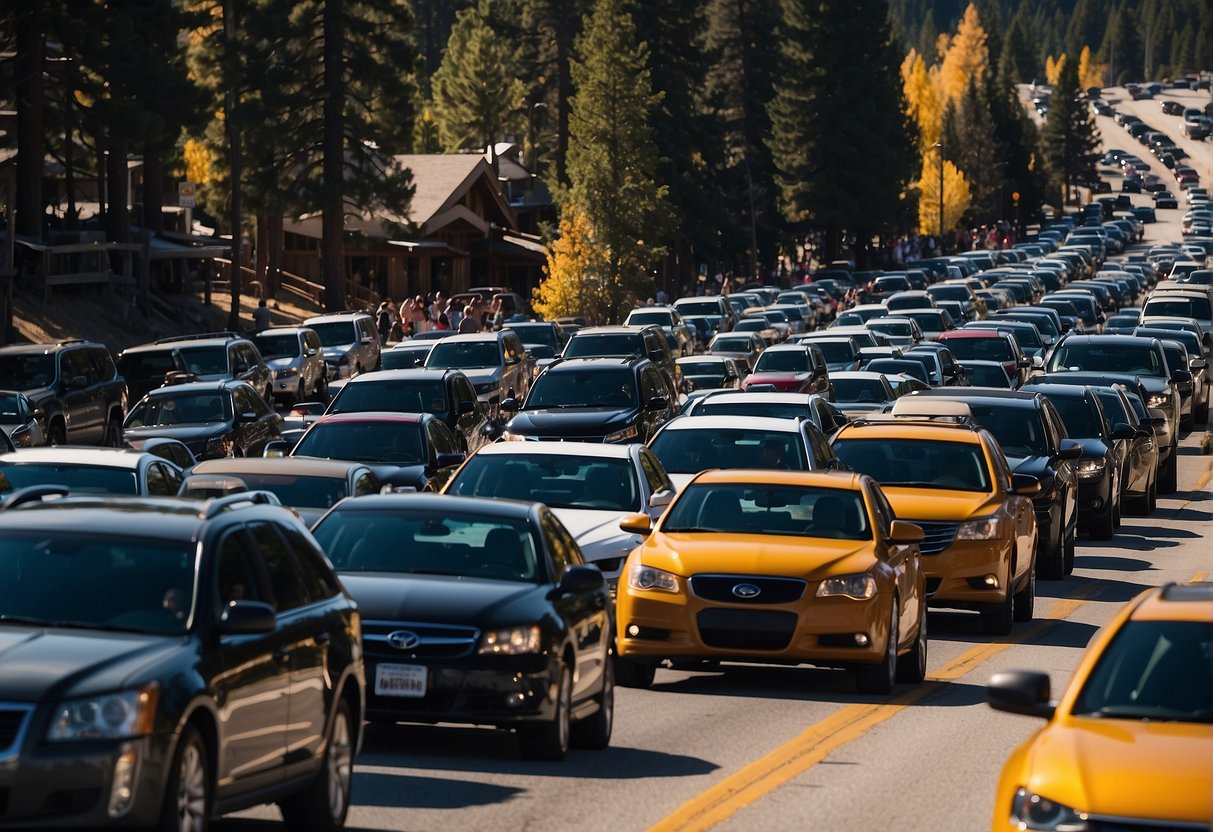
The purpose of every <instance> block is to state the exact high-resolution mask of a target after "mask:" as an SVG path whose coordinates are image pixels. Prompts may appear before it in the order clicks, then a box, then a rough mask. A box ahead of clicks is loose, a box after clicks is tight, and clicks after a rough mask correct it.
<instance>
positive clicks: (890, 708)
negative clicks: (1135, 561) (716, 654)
mask: <svg viewBox="0 0 1213 832" xmlns="http://www.w3.org/2000/svg"><path fill="white" fill-rule="evenodd" d="M1097 588H1098V584H1097V582H1092V583H1090V584H1085V585H1083V586H1081V587H1079V588H1078V589H1077V590H1075V591H1074V593H1072V594H1071V596H1070V597H1068V598H1062V599H1059V600H1057V601H1055V602H1054V603H1053V605H1052V606H1051V607H1050V609H1049V611H1048V613H1047V614H1046V616H1047V617H1046V618H1043V619H1038V620H1037V621H1035V622H1033V623H1032V624H1029V625H1028V626H1026V627H1023V628H1021V629H1020V630H1019V631H1018V632H1016V633H1015V635H1014V636H1012V637H1011V638H1009V639H1008V640H1006V641H999V642H991V643H989V644H979V645H977V646H975V647H971V648H969V649H968V650H966V651H965V652H963V653H961V654H960V655H959V656H957V657H956V658H954V659H952V660H951V661H950V662H948V663H947V664H945V665H944V666H943V667H940V668H939V669H938V670H936V671H935V672H934V673H932V674H930V675H929V676H928V677H927V679H928V681H927V682H925V683H924V684H921V685H919V686H918V687H916V688H914V689H913V690H910V691H906V692H905V693H903V694H901V695H899V696H896V697H894V698H893V699H891V700H890V701H889V702H887V703H885V704H880V705H877V704H856V705H847V706H845V707H843V708H840V709H839V710H837V711H835V712H834V713H832V714H830V715H829V716H828V717H826V718H825V719H823V720H821V721H820V722H817V723H815V724H814V725H812V726H811V727H809V728H807V729H806V730H805V731H804V732H803V733H801V734H800V736H798V737H796V738H795V739H793V740H791V741H790V742H787V743H785V744H784V745H782V746H780V747H779V748H776V749H775V750H774V751H772V752H771V753H770V754H767V755H766V756H764V757H761V758H759V759H758V760H755V761H754V762H752V763H750V764H749V765H747V766H745V767H744V768H742V769H741V770H739V771H737V772H736V773H734V774H732V775H730V776H728V777H726V778H725V779H724V780H722V781H720V782H719V783H717V784H716V785H715V786H712V787H711V788H709V789H707V790H706V791H703V792H701V793H700V794H699V795H697V796H695V797H693V798H691V799H690V800H688V801H687V802H686V803H684V804H682V806H680V807H678V808H677V809H676V810H674V811H673V812H672V813H670V814H669V815H667V816H666V817H665V818H663V819H662V820H660V821H658V822H657V823H655V824H654V825H653V826H651V827H649V830H648V832H674V830H678V832H703V830H707V829H711V828H712V827H714V826H716V825H717V824H719V823H721V822H723V821H725V820H727V819H728V818H730V817H732V816H733V815H734V814H736V813H737V812H738V811H740V810H741V809H743V808H745V807H746V806H748V805H749V804H751V803H753V802H754V801H755V800H758V799H759V798H760V797H762V796H763V795H765V794H768V793H770V792H771V791H774V790H775V789H777V788H779V787H780V786H782V785H783V784H784V783H786V782H788V781H789V780H791V779H792V778H794V777H797V776H798V775H800V774H802V773H804V772H805V771H807V770H809V769H810V768H812V767H813V766H815V765H817V764H818V763H820V762H821V761H822V760H824V759H825V758H826V757H828V756H829V755H830V754H832V753H833V752H834V751H836V750H838V749H839V748H841V747H842V746H844V745H846V744H848V743H850V742H853V741H855V740H857V739H859V738H860V737H862V736H863V735H864V734H866V733H867V732H868V731H869V730H871V729H872V728H874V727H875V726H877V725H879V724H880V723H882V722H884V721H885V720H887V719H890V718H892V717H894V716H896V715H897V714H898V713H900V712H901V711H903V710H905V709H906V708H907V707H909V706H910V705H912V704H914V703H915V702H917V701H918V700H920V699H923V698H924V697H926V696H927V695H928V694H931V693H935V692H936V691H938V690H939V688H940V687H942V685H943V684H944V683H946V682H949V681H952V680H955V679H959V678H960V677H961V676H964V675H965V674H966V673H968V672H970V671H971V670H973V669H974V668H976V667H977V666H978V665H980V664H982V663H983V662H985V661H987V660H988V659H990V658H992V657H993V656H996V655H997V654H999V653H1001V652H1003V651H1004V650H1007V649H1008V648H1010V647H1013V646H1015V645H1017V644H1020V643H1022V642H1024V641H1026V640H1028V639H1032V638H1035V637H1036V636H1037V635H1039V634H1040V633H1041V632H1043V631H1044V630H1045V629H1047V628H1048V627H1049V626H1050V624H1051V623H1052V622H1053V621H1057V620H1060V619H1063V618H1066V617H1068V616H1069V615H1071V614H1072V613H1073V612H1074V611H1075V610H1077V609H1078V608H1079V607H1080V606H1082V605H1083V604H1085V603H1086V602H1087V601H1086V598H1085V596H1089V595H1091V594H1093V593H1094V592H1095V591H1096V589H1097Z"/></svg>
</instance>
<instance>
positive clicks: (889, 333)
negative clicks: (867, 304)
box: [865, 315, 924, 349]
mask: <svg viewBox="0 0 1213 832" xmlns="http://www.w3.org/2000/svg"><path fill="white" fill-rule="evenodd" d="M865 326H867V328H868V329H870V330H872V331H874V332H880V333H882V334H884V336H885V337H886V338H887V339H888V341H889V344H891V345H892V346H897V347H905V348H907V349H908V348H909V347H912V346H914V345H915V344H919V343H921V342H922V341H923V339H924V335H923V332H922V329H921V328H920V327H919V326H918V322H917V321H915V320H914V319H913V318H911V317H909V316H901V315H898V316H889V317H884V318H873V319H872V320H870V321H868V322H867V324H865Z"/></svg>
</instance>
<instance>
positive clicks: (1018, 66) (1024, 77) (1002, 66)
mask: <svg viewBox="0 0 1213 832" xmlns="http://www.w3.org/2000/svg"><path fill="white" fill-rule="evenodd" d="M1023 19H1024V18H1023V15H1022V14H1016V15H1015V17H1014V19H1013V20H1012V21H1011V26H1010V28H1009V29H1007V36H1006V39H1005V40H1004V41H1003V44H1002V54H1001V55H1000V56H999V59H998V71H999V73H1000V74H1002V75H1004V76H1005V77H1006V78H1007V79H1009V80H1010V81H1011V82H1012V83H1025V84H1026V83H1028V82H1029V81H1032V80H1033V79H1035V78H1036V74H1037V72H1038V71H1039V70H1038V68H1037V65H1036V58H1035V55H1034V54H1033V53H1032V50H1031V48H1030V47H1029V46H1028V40H1027V35H1026V34H1025V32H1024V24H1023Z"/></svg>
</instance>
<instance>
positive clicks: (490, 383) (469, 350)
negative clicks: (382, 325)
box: [425, 327, 535, 416]
mask: <svg viewBox="0 0 1213 832" xmlns="http://www.w3.org/2000/svg"><path fill="white" fill-rule="evenodd" d="M425 368H426V369H427V370H462V371H463V372H464V374H465V375H466V376H467V377H468V379H469V380H470V381H471V382H472V386H473V387H474V388H475V390H476V396H477V398H478V399H479V400H480V403H481V404H483V405H484V406H485V407H486V408H487V409H488V412H489V413H491V414H493V415H494V416H496V415H497V413H498V412H499V410H500V406H501V402H502V401H504V400H505V399H513V398H520V397H525V396H526V394H527V391H528V390H530V388H531V379H532V378H533V377H534V375H535V361H534V359H533V358H531V357H530V355H529V354H528V353H527V351H526V347H524V346H523V345H522V339H520V338H519V337H518V335H517V334H516V333H515V332H514V331H513V330H512V329H509V328H508V327H507V328H506V329H501V330H498V331H497V332H477V333H473V334H470V335H453V336H451V337H450V338H443V339H442V340H441V341H439V342H438V343H437V344H435V345H434V348H433V349H431V350H430V352H429V355H427V356H426V358H425Z"/></svg>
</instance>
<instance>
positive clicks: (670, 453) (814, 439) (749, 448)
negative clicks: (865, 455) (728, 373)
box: [648, 394, 843, 488]
mask: <svg viewBox="0 0 1213 832" xmlns="http://www.w3.org/2000/svg"><path fill="white" fill-rule="evenodd" d="M746 395H749V394H746ZM648 444H649V448H651V449H652V451H653V453H654V454H656V455H657V458H658V459H660V460H661V464H662V466H664V468H665V470H666V473H668V474H669V475H670V481H671V482H673V483H674V485H675V486H677V487H679V488H682V487H683V486H684V485H686V484H687V482H689V481H690V479H691V478H692V477H693V476H694V475H695V474H698V473H699V472H700V471H704V470H706V469H708V468H726V469H735V468H756V469H757V468H763V469H767V470H771V471H832V470H839V469H841V468H842V467H843V466H842V465H840V464H839V462H838V459H837V458H836V457H835V455H834V453H833V452H832V451H831V450H830V443H829V441H828V440H827V439H826V436H825V434H824V433H823V432H822V430H821V429H820V428H819V427H817V425H815V424H813V422H812V421H810V420H809V419H786V418H776V417H760V416H679V417H678V418H677V419H673V420H671V421H670V422H669V423H668V424H666V425H665V426H664V427H663V428H662V429H661V430H660V431H658V432H657V435H656V436H654V437H653V438H652V440H650V442H649V443H648Z"/></svg>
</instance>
